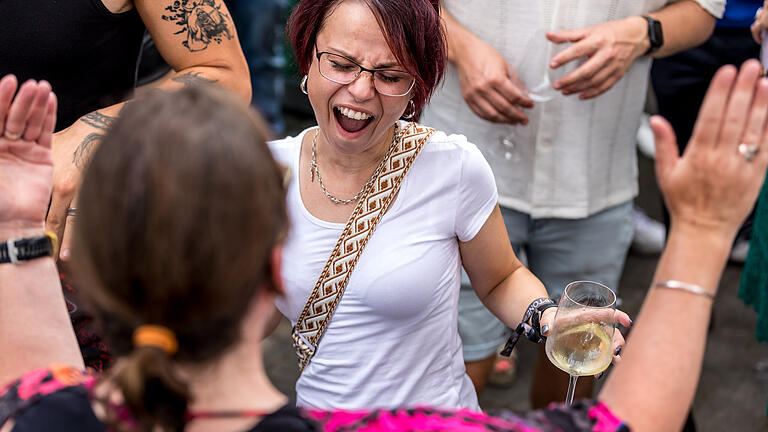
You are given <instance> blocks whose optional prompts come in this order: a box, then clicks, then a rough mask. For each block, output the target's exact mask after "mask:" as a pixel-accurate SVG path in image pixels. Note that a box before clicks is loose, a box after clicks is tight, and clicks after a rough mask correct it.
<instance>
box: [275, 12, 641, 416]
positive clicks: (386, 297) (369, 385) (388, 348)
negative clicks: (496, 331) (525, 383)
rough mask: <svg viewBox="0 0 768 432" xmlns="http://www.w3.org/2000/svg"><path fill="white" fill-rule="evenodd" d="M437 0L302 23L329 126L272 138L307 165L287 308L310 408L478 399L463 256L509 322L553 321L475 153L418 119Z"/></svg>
mask: <svg viewBox="0 0 768 432" xmlns="http://www.w3.org/2000/svg"><path fill="white" fill-rule="evenodd" d="M437 3H438V2H437V1H429V0H417V1H414V0H389V1H381V0H341V1H339V0H316V1H307V0H305V1H302V2H300V3H299V5H298V6H297V7H296V9H295V10H294V12H293V14H292V15H291V18H290V20H289V23H288V35H289V38H290V41H291V43H292V45H293V47H294V50H295V51H296V54H297V55H296V57H297V61H298V64H299V69H300V71H301V73H302V74H304V78H303V80H302V83H301V88H302V91H304V92H305V93H306V94H307V95H308V96H309V101H310V103H311V105H312V108H313V110H314V114H315V118H316V120H317V123H318V126H317V127H313V128H310V129H307V130H305V131H304V132H302V133H301V134H299V135H298V136H296V137H292V138H287V139H284V140H280V141H276V142H273V143H272V144H271V147H272V151H273V154H274V155H275V157H276V159H278V160H279V161H280V162H282V163H283V164H285V165H287V166H289V167H292V171H293V173H294V174H295V175H294V177H293V180H292V183H291V184H290V185H289V188H288V196H287V206H288V209H289V214H290V219H291V232H290V235H289V237H288V239H287V242H286V244H285V247H284V249H283V262H284V267H283V268H284V270H283V277H284V279H285V288H286V296H285V298H281V299H279V300H278V301H277V308H278V309H279V310H280V312H282V314H283V315H285V316H286V317H288V318H289V319H290V321H291V322H292V324H294V332H293V340H294V345H296V347H297V354H298V356H299V363H300V368H301V369H302V374H301V376H300V378H299V380H298V382H297V384H296V390H297V398H298V404H299V405H301V406H308V407H316V408H323V409H327V408H332V407H335V408H349V409H354V408H363V407H398V406H414V405H418V404H430V405H436V406H441V407H469V408H474V409H477V408H478V402H477V396H476V394H475V391H474V388H473V386H472V383H471V381H470V379H469V377H468V376H467V375H466V373H465V369H464V364H463V360H462V356H461V341H460V339H459V335H458V333H457V330H456V319H457V301H458V296H459V284H460V274H461V267H462V265H463V266H464V268H465V269H466V271H467V273H468V274H469V276H470V278H471V280H472V286H473V287H475V289H476V291H477V293H478V295H479V297H480V298H481V299H482V300H483V302H484V303H485V305H486V306H487V307H488V308H489V309H490V310H491V311H492V312H493V313H494V314H496V315H497V316H498V317H499V318H500V319H501V320H502V321H503V322H504V323H506V324H507V325H508V326H510V327H512V328H515V327H517V326H518V325H519V324H520V322H521V318H523V317H524V315H525V314H526V311H529V312H530V313H528V314H527V315H528V318H530V317H531V315H534V321H537V320H539V321H540V324H541V327H542V328H544V330H546V325H547V323H549V322H550V320H551V318H552V316H554V315H553V312H554V309H552V310H546V311H544V309H546V308H547V307H548V305H549V303H548V302H549V301H548V300H546V299H542V300H538V301H537V299H541V298H546V297H547V292H546V290H545V288H544V286H543V285H542V284H541V283H540V282H539V281H538V279H536V277H535V276H533V275H532V274H531V273H530V272H529V271H528V270H527V269H526V268H525V267H523V266H522V265H521V264H520V262H519V261H518V260H517V258H516V257H515V255H514V252H513V251H512V248H511V247H510V244H509V241H508V240H507V235H506V230H505V228H504V222H503V220H502V218H501V214H500V212H499V208H498V205H497V195H496V187H495V184H494V180H493V174H492V173H491V170H490V168H489V166H488V164H487V163H486V161H485V160H484V159H483V157H482V156H481V154H480V152H479V151H478V149H477V148H476V147H475V146H474V145H473V144H471V143H469V142H467V140H466V139H465V138H464V137H463V136H458V135H450V136H448V135H446V134H444V133H442V132H439V131H434V130H432V129H430V128H427V127H425V126H422V125H419V124H416V123H413V122H409V120H410V119H413V118H417V117H418V115H419V112H420V111H421V108H422V107H423V106H424V104H425V102H426V101H427V99H428V98H429V96H430V94H431V93H432V91H433V89H434V88H435V86H436V85H437V84H438V82H439V81H440V78H441V77H442V73H443V70H444V65H445V57H446V47H445V42H444V36H443V30H442V27H441V21H440V17H439V15H438V5H437ZM537 306H538V307H537ZM542 315H543V316H542ZM625 318H626V319H625ZM622 321H624V323H625V324H628V321H629V319H628V317H625V316H624V315H622ZM528 322H529V323H530V322H531V321H530V320H529V321H528ZM534 327H536V328H538V326H534ZM616 343H623V341H616Z"/></svg>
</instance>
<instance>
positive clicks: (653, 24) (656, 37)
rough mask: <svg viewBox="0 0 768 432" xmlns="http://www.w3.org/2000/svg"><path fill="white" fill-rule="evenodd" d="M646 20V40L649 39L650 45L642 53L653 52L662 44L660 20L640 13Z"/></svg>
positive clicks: (662, 34)
mask: <svg viewBox="0 0 768 432" xmlns="http://www.w3.org/2000/svg"><path fill="white" fill-rule="evenodd" d="M640 16H641V17H643V19H645V20H646V21H648V40H650V41H651V46H650V47H649V48H648V51H646V52H645V54H644V55H648V54H653V53H655V52H656V51H658V50H659V48H661V46H662V45H664V32H663V31H662V30H661V21H659V20H655V19H653V18H651V17H649V16H648V15H640Z"/></svg>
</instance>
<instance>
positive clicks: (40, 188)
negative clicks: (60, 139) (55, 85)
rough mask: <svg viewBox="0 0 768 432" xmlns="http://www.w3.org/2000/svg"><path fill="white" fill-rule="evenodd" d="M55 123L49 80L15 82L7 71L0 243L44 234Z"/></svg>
mask: <svg viewBox="0 0 768 432" xmlns="http://www.w3.org/2000/svg"><path fill="white" fill-rule="evenodd" d="M17 89H18V91H17ZM55 123H56V97H55V96H54V94H53V92H52V91H51V86H50V84H48V83H47V82H45V81H41V82H36V81H33V80H29V81H27V82H25V83H23V84H22V85H21V86H19V84H18V80H17V79H16V77H14V76H13V75H6V76H4V77H2V79H0V241H2V240H5V239H9V238H21V237H31V236H37V235H41V234H43V232H44V227H45V224H44V220H45V212H46V209H47V208H48V202H49V200H50V197H51V187H52V179H53V162H52V159H51V142H52V139H53V128H54V125H55ZM19 197H21V199H19Z"/></svg>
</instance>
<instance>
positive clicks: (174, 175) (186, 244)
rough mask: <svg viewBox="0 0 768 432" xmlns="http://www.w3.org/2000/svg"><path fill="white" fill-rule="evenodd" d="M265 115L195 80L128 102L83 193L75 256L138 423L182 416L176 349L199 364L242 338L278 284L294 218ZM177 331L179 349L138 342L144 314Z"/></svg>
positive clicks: (183, 359) (178, 424) (168, 424)
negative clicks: (251, 312) (277, 250)
mask: <svg viewBox="0 0 768 432" xmlns="http://www.w3.org/2000/svg"><path fill="white" fill-rule="evenodd" d="M266 139H267V128H266V127H265V125H264V124H263V123H262V122H261V120H260V119H259V118H258V116H257V115H255V114H254V113H253V112H252V111H251V110H250V109H249V108H248V107H247V106H246V105H245V104H243V103H241V102H240V101H238V100H236V99H235V98H234V97H231V96H230V95H229V94H227V93H225V92H224V91H223V90H218V89H215V88H209V87H189V88H185V89H182V90H180V91H178V92H176V93H170V94H169V93H160V92H158V93H155V94H152V95H150V96H148V97H147V98H146V99H144V100H142V101H141V102H140V103H135V104H131V105H129V106H127V107H126V108H125V109H124V110H123V112H122V113H121V116H120V118H119V119H118V120H117V121H116V122H115V124H114V125H113V127H112V128H111V130H110V131H109V133H108V134H107V135H106V136H105V138H104V140H103V142H102V144H101V146H100V148H99V149H98V150H97V151H96V152H95V153H94V156H93V159H92V160H91V162H90V164H89V167H88V169H87V171H86V173H85V177H84V181H83V187H82V190H81V193H80V202H79V210H78V216H79V218H78V228H77V229H76V234H75V241H74V245H75V247H74V258H75V259H74V263H75V266H76V267H75V268H76V270H77V275H78V277H79V278H80V279H81V280H82V282H83V285H84V288H85V291H86V292H87V294H88V295H89V297H90V298H91V299H92V300H93V301H94V303H95V307H96V309H97V315H99V316H100V318H102V322H103V325H104V331H105V333H106V337H107V339H108V341H109V342H110V343H111V346H112V348H113V350H114V353H115V354H116V356H117V357H118V358H119V357H123V358H125V361H124V362H123V366H124V367H120V368H119V369H118V370H116V371H115V382H116V383H117V384H118V386H119V390H120V391H121V392H122V393H123V396H124V397H125V401H126V404H127V406H128V408H129V409H130V410H131V411H132V413H133V414H134V415H135V416H136V417H137V420H139V422H141V423H142V426H145V427H146V428H150V425H153V424H158V425H162V426H163V428H164V429H167V430H178V429H180V428H182V427H183V415H184V412H185V411H186V404H187V400H188V392H187V388H186V385H185V384H184V383H183V382H182V381H181V380H179V379H178V378H177V374H175V373H174V367H173V363H174V362H179V363H186V364H200V363H205V362H207V361H210V360H212V359H215V358H217V356H219V355H221V354H222V353H223V352H224V351H225V350H227V348H229V347H230V346H232V344H233V343H235V342H236V341H237V340H238V337H239V330H240V323H241V321H242V320H243V318H244V316H245V314H246V312H247V310H248V306H249V303H250V300H251V299H252V298H253V297H254V295H255V294H256V293H257V291H258V290H259V289H263V288H264V287H267V289H269V290H274V287H273V285H272V279H271V275H270V258H271V253H272V250H273V248H274V247H275V246H276V245H277V244H278V242H279V241H280V238H281V236H282V235H283V233H284V231H285V229H286V223H287V222H286V214H285V204H284V190H283V186H282V175H281V173H280V170H279V168H278V167H277V165H276V164H275V162H274V160H273V159H272V157H271V154H270V152H269V149H268V147H267V146H266V144H265V141H266ZM144 325H157V326H162V327H165V328H167V329H169V330H171V331H172V332H173V333H174V334H175V338H176V340H177V341H178V348H177V351H176V352H175V354H174V355H173V356H171V355H168V353H166V352H164V351H163V350H160V349H157V348H154V347H142V346H140V347H134V344H133V342H132V336H133V334H134V331H135V330H136V329H137V328H139V327H140V326H144Z"/></svg>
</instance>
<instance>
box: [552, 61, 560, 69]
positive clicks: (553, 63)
mask: <svg viewBox="0 0 768 432" xmlns="http://www.w3.org/2000/svg"><path fill="white" fill-rule="evenodd" d="M558 66H560V63H558V62H556V61H554V60H553V61H551V62H549V67H551V68H556V67H558Z"/></svg>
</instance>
